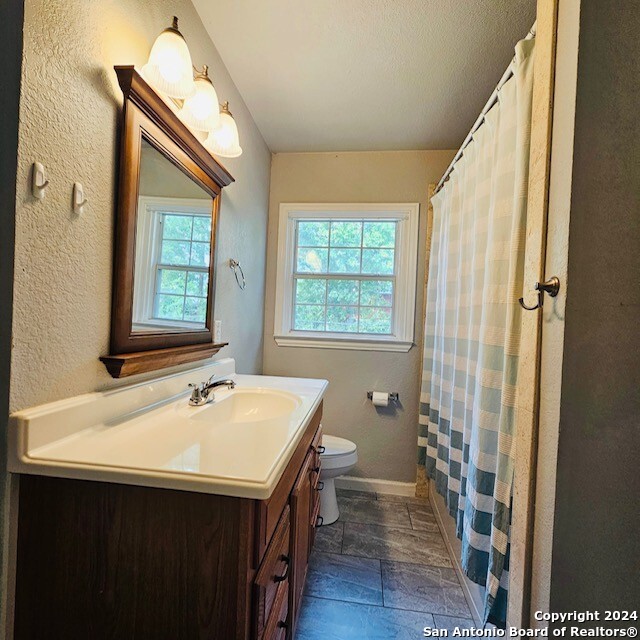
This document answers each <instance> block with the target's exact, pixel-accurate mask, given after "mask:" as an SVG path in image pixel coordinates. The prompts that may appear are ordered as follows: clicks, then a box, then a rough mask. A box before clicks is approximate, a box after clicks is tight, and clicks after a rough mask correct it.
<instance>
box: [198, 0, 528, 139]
mask: <svg viewBox="0 0 640 640" xmlns="http://www.w3.org/2000/svg"><path fill="white" fill-rule="evenodd" d="M193 2H194V5H195V7H196V9H197V10H198V13H199V14H200V17H201V18H202V21H203V23H204V25H205V27H206V29H207V30H208V31H209V34H210V35H211V39H212V40H213V42H214V44H215V46H216V47H217V49H218V51H219V52H220V55H221V56H222V59H223V60H224V62H225V64H226V66H227V68H228V70H229V72H230V74H231V76H232V78H233V80H234V82H235V83H236V86H237V87H238V89H239V91H240V93H241V94H242V96H243V98H244V100H245V102H246V104H247V106H248V107H249V109H250V111H251V113H252V115H253V118H254V120H255V122H256V124H257V125H258V127H259V129H260V131H261V132H262V134H263V136H264V138H265V140H266V142H267V144H268V145H269V147H270V148H271V150H272V151H358V150H390V149H451V148H454V147H457V146H459V145H460V143H461V142H462V140H463V138H464V136H465V135H466V133H467V132H468V130H469V128H470V127H471V125H472V124H473V122H474V120H475V118H476V117H477V115H478V113H479V111H480V109H481V108H482V106H483V105H484V103H485V101H486V99H487V98H488V97H489V94H490V93H491V91H492V90H493V88H494V86H495V84H496V83H497V81H498V80H499V78H500V76H501V75H502V73H503V71H504V69H505V68H506V67H507V65H508V64H509V61H510V60H511V58H512V57H513V47H514V45H515V43H516V42H517V41H518V40H519V39H520V38H522V37H524V36H525V34H526V33H527V31H528V30H529V28H530V27H531V25H532V24H533V22H534V20H535V0H193ZM203 62H205V61H202V60H199V61H195V60H194V63H195V64H198V65H199V64H202V63H203ZM213 80H214V83H215V78H214V79H213ZM221 98H222V96H221ZM231 110H232V111H233V105H231Z"/></svg>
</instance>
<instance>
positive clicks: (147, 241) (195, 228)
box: [131, 136, 214, 334]
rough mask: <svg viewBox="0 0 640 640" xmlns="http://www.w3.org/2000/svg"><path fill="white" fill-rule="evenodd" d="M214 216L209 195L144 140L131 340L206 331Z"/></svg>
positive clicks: (139, 192) (137, 223)
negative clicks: (147, 335) (139, 336)
mask: <svg viewBox="0 0 640 640" xmlns="http://www.w3.org/2000/svg"><path fill="white" fill-rule="evenodd" d="M212 215H213V198H212V197H211V195H210V194H209V193H207V192H206V191H205V190H204V189H203V188H202V187H201V186H200V185H199V184H197V183H196V182H195V181H194V180H193V179H192V178H190V177H189V176H187V175H186V174H185V173H184V172H183V171H182V170H181V169H179V168H178V167H177V166H176V165H175V164H173V162H171V160H169V159H168V158H167V157H166V156H164V155H163V154H162V153H161V152H160V151H159V150H158V149H156V148H155V147H154V146H153V145H152V144H151V143H150V142H149V141H148V140H146V139H145V138H144V136H143V138H142V145H141V151H140V177H139V185H138V207H137V220H136V241H135V242H136V245H135V256H136V257H135V275H134V279H133V317H132V327H131V331H132V333H133V334H137V333H149V332H153V333H157V332H167V331H168V332H174V331H193V330H195V329H205V328H206V326H207V306H208V305H207V301H208V298H209V277H210V269H209V267H210V266H211V264H212V261H211V256H212V247H213V244H212ZM211 276H212V277H214V276H213V273H212V272H211Z"/></svg>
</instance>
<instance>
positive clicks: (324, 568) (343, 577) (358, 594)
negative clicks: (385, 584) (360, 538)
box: [305, 551, 382, 606]
mask: <svg viewBox="0 0 640 640" xmlns="http://www.w3.org/2000/svg"><path fill="white" fill-rule="evenodd" d="M305 593H306V595H308V596H316V597H319V598H330V599H332V600H340V601H342V602H359V603H361V604H375V605H379V606H381V605H382V578H381V575H380V560H373V559H371V558H355V557H353V556H344V555H339V554H335V553H319V552H317V551H314V552H313V553H312V554H311V558H310V561H309V572H308V574H307V585H306V591H305Z"/></svg>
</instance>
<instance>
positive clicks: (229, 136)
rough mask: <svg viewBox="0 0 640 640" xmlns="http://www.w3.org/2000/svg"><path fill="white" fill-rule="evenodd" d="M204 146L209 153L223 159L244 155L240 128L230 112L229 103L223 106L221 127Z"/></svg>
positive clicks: (211, 134) (212, 133)
mask: <svg viewBox="0 0 640 640" xmlns="http://www.w3.org/2000/svg"><path fill="white" fill-rule="evenodd" d="M204 146H205V147H206V149H207V150H208V151H210V152H211V153H215V154H216V155H217V156H221V157H222V158H237V157H238V156H239V155H241V154H242V147H240V140H239V136H238V127H237V126H236V122H235V120H234V119H233V116H232V115H231V112H230V111H229V103H228V102H225V103H224V104H223V105H222V106H221V111H220V127H219V128H218V129H216V130H215V131H212V132H211V133H210V134H209V137H208V138H207V139H206V140H205V142H204Z"/></svg>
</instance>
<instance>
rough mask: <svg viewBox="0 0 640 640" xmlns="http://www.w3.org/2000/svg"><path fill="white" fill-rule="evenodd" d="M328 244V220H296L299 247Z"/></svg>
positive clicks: (324, 245)
mask: <svg viewBox="0 0 640 640" xmlns="http://www.w3.org/2000/svg"><path fill="white" fill-rule="evenodd" d="M328 245H329V222H313V221H305V220H300V221H299V222H298V246H299V247H326V246H328Z"/></svg>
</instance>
